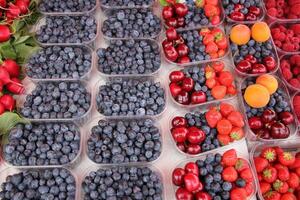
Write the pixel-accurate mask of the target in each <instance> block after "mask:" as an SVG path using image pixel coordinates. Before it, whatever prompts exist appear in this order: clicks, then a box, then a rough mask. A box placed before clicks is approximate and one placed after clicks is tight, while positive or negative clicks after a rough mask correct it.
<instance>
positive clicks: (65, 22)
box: [36, 15, 97, 43]
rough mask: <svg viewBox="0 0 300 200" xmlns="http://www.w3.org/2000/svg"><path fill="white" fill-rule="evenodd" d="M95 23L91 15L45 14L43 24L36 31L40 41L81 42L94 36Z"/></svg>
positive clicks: (95, 30)
mask: <svg viewBox="0 0 300 200" xmlns="http://www.w3.org/2000/svg"><path fill="white" fill-rule="evenodd" d="M96 34H97V23H96V19H95V18H94V17H93V16H89V15H84V16H47V17H46V22H45V25H42V26H41V27H40V28H39V29H38V30H37V32H36V36H37V40H38V41H39V42H41V43H83V42H90V41H91V40H92V39H94V38H95V37H96Z"/></svg>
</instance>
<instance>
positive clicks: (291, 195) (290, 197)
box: [280, 192, 297, 200]
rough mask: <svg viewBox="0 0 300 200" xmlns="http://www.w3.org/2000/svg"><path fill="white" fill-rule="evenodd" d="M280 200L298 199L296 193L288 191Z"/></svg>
mask: <svg viewBox="0 0 300 200" xmlns="http://www.w3.org/2000/svg"><path fill="white" fill-rule="evenodd" d="M280 200H297V197H296V196H295V195H294V194H292V193H290V192H287V193H285V194H283V195H282V196H281V198H280Z"/></svg>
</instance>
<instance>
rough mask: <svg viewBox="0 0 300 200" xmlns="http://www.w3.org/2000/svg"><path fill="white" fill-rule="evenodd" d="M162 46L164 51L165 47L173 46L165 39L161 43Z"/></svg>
mask: <svg viewBox="0 0 300 200" xmlns="http://www.w3.org/2000/svg"><path fill="white" fill-rule="evenodd" d="M162 46H163V48H164V49H165V48H167V47H171V46H173V42H171V41H168V40H167V39H165V40H164V41H163V42H162Z"/></svg>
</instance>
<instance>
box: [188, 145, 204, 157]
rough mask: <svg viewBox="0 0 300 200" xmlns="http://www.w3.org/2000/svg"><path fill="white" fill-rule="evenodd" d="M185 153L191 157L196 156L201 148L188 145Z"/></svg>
mask: <svg viewBox="0 0 300 200" xmlns="http://www.w3.org/2000/svg"><path fill="white" fill-rule="evenodd" d="M186 152H187V153H188V154H191V155H196V154H199V153H201V146H200V145H198V144H188V146H187V148H186Z"/></svg>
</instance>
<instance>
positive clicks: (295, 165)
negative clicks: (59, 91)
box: [289, 158, 300, 169]
mask: <svg viewBox="0 0 300 200" xmlns="http://www.w3.org/2000/svg"><path fill="white" fill-rule="evenodd" d="M299 167H300V158H296V159H295V162H294V163H293V164H292V165H290V166H289V168H290V169H296V168H299Z"/></svg>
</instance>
